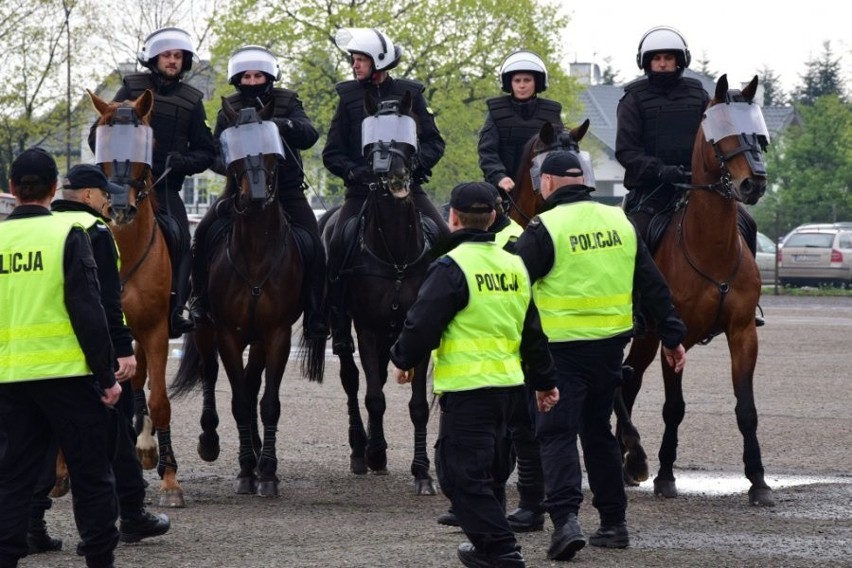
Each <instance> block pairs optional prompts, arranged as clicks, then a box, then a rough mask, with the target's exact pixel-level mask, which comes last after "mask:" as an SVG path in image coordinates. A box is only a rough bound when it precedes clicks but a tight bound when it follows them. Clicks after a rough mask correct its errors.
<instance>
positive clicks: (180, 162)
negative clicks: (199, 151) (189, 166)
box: [166, 152, 186, 174]
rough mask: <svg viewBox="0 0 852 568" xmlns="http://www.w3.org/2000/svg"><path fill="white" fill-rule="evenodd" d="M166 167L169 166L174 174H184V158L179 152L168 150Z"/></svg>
mask: <svg viewBox="0 0 852 568" xmlns="http://www.w3.org/2000/svg"><path fill="white" fill-rule="evenodd" d="M166 167H167V168H171V169H172V171H173V172H174V173H176V174H185V173H186V158H184V156H183V154H181V153H180V152H169V155H168V156H166Z"/></svg>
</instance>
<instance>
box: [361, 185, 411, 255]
mask: <svg viewBox="0 0 852 568" xmlns="http://www.w3.org/2000/svg"><path fill="white" fill-rule="evenodd" d="M370 199H371V201H372V203H371V205H370V207H369V208H368V211H367V218H366V223H365V225H366V227H365V231H364V242H365V244H366V245H367V246H368V247H369V248H370V250H372V251H373V253H375V254H376V255H377V256H378V257H379V258H382V259H384V260H386V261H388V262H391V263H403V262H411V261H413V260H415V259H417V258H418V257H419V256H420V253H421V252H422V251H423V244H424V237H423V228H422V226H421V225H420V215H419V214H418V212H417V209H416V208H415V206H414V200H413V199H412V198H411V196H410V195H409V196H408V197H406V198H405V199H397V198H395V197H392V196H391V195H389V194H385V193H378V194H375V195H373V196H371V198H370Z"/></svg>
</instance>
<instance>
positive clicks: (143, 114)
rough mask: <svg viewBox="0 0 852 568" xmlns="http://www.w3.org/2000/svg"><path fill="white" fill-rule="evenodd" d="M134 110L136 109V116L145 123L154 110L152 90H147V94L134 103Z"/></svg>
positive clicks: (143, 94)
mask: <svg viewBox="0 0 852 568" xmlns="http://www.w3.org/2000/svg"><path fill="white" fill-rule="evenodd" d="M133 108H134V109H136V116H138V117H139V118H140V119H141V120H142V121H143V122H144V121H145V119H146V118H147V117H148V115H149V114H151V110H152V109H153V108H154V92H153V91H151V89H145V92H144V93H142V94H141V95H140V96H139V98H138V99H136V102H135V103H133Z"/></svg>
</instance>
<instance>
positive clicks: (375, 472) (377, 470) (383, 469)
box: [370, 468, 388, 475]
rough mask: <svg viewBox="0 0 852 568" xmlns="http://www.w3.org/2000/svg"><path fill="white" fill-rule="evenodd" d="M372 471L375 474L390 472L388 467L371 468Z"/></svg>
mask: <svg viewBox="0 0 852 568" xmlns="http://www.w3.org/2000/svg"><path fill="white" fill-rule="evenodd" d="M370 473H372V474H373V475H387V474H388V468H382V469H371V470H370Z"/></svg>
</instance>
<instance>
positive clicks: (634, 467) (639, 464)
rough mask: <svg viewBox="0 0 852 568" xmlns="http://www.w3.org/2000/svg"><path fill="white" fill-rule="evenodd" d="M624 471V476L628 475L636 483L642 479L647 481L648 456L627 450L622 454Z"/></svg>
mask: <svg viewBox="0 0 852 568" xmlns="http://www.w3.org/2000/svg"><path fill="white" fill-rule="evenodd" d="M624 473H625V477H626V476H630V478H631V479H633V480H635V482H636V485H638V484H640V483H642V482H643V481H648V477H649V473H648V457H647V456H645V455H644V452H642V453H641V454H640V453H638V452H627V455H625V456H624Z"/></svg>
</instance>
